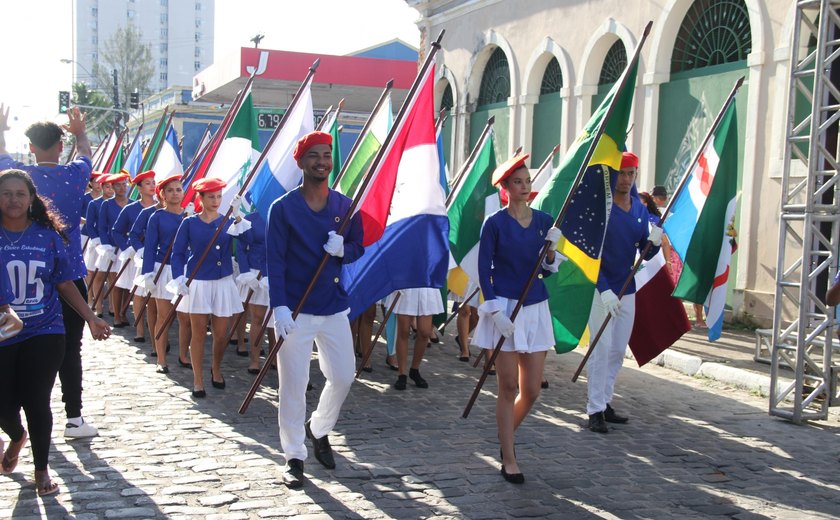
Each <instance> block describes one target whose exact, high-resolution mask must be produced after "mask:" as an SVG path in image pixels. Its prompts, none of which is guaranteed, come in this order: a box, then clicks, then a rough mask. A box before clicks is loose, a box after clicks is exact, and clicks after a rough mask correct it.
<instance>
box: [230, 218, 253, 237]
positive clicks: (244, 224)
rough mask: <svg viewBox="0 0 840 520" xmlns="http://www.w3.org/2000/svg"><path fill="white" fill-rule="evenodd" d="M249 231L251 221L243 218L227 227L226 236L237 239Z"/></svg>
mask: <svg viewBox="0 0 840 520" xmlns="http://www.w3.org/2000/svg"><path fill="white" fill-rule="evenodd" d="M249 229H251V221H250V220H245V219H244V218H243V219H242V220H240V221H239V222H236V221H234V222H233V224H231V225H230V226H228V228H227V234H228V235H230V236H232V237H238V236H239V235H241V234H242V233H244V232H246V231H248V230H249Z"/></svg>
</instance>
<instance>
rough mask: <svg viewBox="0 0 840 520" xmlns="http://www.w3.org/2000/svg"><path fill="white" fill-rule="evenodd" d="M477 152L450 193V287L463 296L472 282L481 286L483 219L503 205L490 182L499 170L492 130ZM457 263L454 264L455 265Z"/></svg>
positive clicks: (465, 295)
mask: <svg viewBox="0 0 840 520" xmlns="http://www.w3.org/2000/svg"><path fill="white" fill-rule="evenodd" d="M477 146H480V148H479V149H478V152H477V153H476V154H475V160H474V161H473V164H472V165H471V166H470V169H469V171H468V172H467V173H465V174H464V180H463V181H462V182H461V183H460V185H459V186H457V187H456V189H455V193H453V194H452V196H451V199H450V200H451V201H450V203H449V207H448V208H447V211H446V213H447V216H448V217H449V251H450V255H451V262H450V271H449V279H448V282H447V283H448V286H449V290H450V291H452V292H454V293H455V294H457V295H459V296H461V297H462V298H465V297H467V296H468V295H467V294H465V293H466V292H467V287H468V285H469V282H470V281H472V282H473V283H474V284H476V285H478V243H479V238H480V236H481V226H482V225H483V224H484V219H485V218H486V217H487V216H488V215H490V214H492V213H494V212H495V211H497V210H498V209H499V208H500V207H501V203H500V201H499V190H497V189H496V188H495V187H494V186H493V184H492V183H491V182H490V178H491V176H492V175H493V170H495V169H496V146H495V144H494V137H493V131H492V130H491V131H490V132H488V133H487V137H486V138H485V139H484V142H483V143H478V145H477ZM453 263H454V265H452V264H453Z"/></svg>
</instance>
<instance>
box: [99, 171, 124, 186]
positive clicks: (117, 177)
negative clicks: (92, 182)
mask: <svg viewBox="0 0 840 520" xmlns="http://www.w3.org/2000/svg"><path fill="white" fill-rule="evenodd" d="M130 178H131V177H130V176H129V175H128V174H127V173H112V174H110V175H104V176H103V177H101V178H100V179H99V182H100V183H102V184H113V183H115V182H123V181H127V180H129V179H130Z"/></svg>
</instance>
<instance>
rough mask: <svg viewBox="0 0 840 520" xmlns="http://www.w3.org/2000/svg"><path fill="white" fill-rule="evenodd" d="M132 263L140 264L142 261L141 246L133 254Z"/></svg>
mask: <svg viewBox="0 0 840 520" xmlns="http://www.w3.org/2000/svg"><path fill="white" fill-rule="evenodd" d="M134 263H135V264H137V265H140V264H142V263H143V248H142V247H141V248H140V249H138V250H137V252H136V253H135V254H134Z"/></svg>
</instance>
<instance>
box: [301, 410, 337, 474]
mask: <svg viewBox="0 0 840 520" xmlns="http://www.w3.org/2000/svg"><path fill="white" fill-rule="evenodd" d="M310 422H311V420H309V421H306V424H305V425H304V427H305V428H306V436H307V437H309V439H310V440H311V441H312V451H313V454H314V455H315V459H316V460H317V461H318V462H320V463H321V464H323V465H324V467H325V468H327V469H334V468H335V459H334V458H333V452H332V447H331V446H330V439H329V437H327V436H326V435H324V436H323V437H321V438H320V439H318V438H316V437H315V435H313V434H312V429H311V428H310V427H309V423H310Z"/></svg>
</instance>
